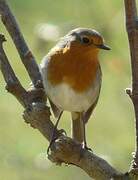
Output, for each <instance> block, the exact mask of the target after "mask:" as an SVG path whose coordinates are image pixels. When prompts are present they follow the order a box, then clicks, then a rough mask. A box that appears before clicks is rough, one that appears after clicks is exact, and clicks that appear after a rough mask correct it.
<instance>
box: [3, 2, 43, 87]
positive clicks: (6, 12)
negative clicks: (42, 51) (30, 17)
mask: <svg viewBox="0 0 138 180" xmlns="http://www.w3.org/2000/svg"><path fill="white" fill-rule="evenodd" d="M0 14H1V20H2V22H3V24H4V25H5V27H6V29H7V31H8V32H9V34H10V36H11V38H12V40H13V42H14V44H15V46H16V48H17V50H18V53H19V55H20V57H21V60H22V62H23V64H24V66H25V68H26V70H27V72H28V74H29V76H30V78H31V80H32V82H33V84H34V86H35V87H38V86H39V87H42V80H41V75H40V72H39V68H38V66H37V64H36V61H35V58H34V56H33V54H32V52H31V51H30V50H29V48H28V46H27V44H26V42H25V40H24V37H23V35H22V33H21V31H20V29H19V27H18V24H17V22H16V19H15V18H14V16H13V14H12V12H11V10H10V8H9V6H8V4H7V3H6V1H5V0H0ZM30 67H31V68H30Z"/></svg>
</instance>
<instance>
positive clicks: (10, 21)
mask: <svg viewBox="0 0 138 180" xmlns="http://www.w3.org/2000/svg"><path fill="white" fill-rule="evenodd" d="M130 1H131V0H130ZM130 1H129V0H125V5H126V6H125V7H126V12H127V13H128V14H127V15H126V16H130V15H131V8H130V6H127V3H130ZM134 2H135V1H134V0H133V1H132V4H133V3H134ZM132 4H131V5H132ZM133 5H134V4H133ZM132 7H133V8H132V9H135V8H134V7H135V6H132ZM127 8H129V9H127ZM135 10H136V9H135ZM135 10H134V12H135ZM0 14H1V20H2V22H3V24H4V25H5V27H6V29H7V31H8V32H9V34H10V35H11V37H12V40H13V42H14V44H15V46H16V48H17V51H18V53H19V55H20V57H21V60H22V62H23V64H24V66H25V67H26V70H27V72H28V74H29V76H30V78H31V80H32V83H33V85H34V86H33V87H32V88H30V89H29V90H25V89H24V88H23V86H22V85H21V83H20V82H19V80H18V78H17V77H16V75H15V73H14V71H13V69H12V67H11V65H10V63H9V61H8V58H7V56H6V54H5V52H4V49H3V42H4V41H5V39H4V36H3V35H0V69H1V71H2V74H3V77H4V79H5V82H6V84H7V86H6V89H7V90H8V91H9V92H10V93H11V94H12V95H14V96H15V97H16V98H17V99H18V101H19V102H20V103H21V104H22V105H23V107H24V108H25V111H24V113H23V118H24V119H25V122H26V123H29V124H30V125H31V126H32V127H33V128H36V129H38V130H39V131H40V132H41V134H42V135H43V136H44V137H45V138H46V139H47V140H48V141H50V139H51V136H52V132H53V128H54V124H53V122H52V121H51V120H50V116H51V114H50V109H49V107H47V106H46V98H45V94H44V90H43V85H42V78H41V74H40V72H39V68H38V65H37V63H36V61H35V58H34V56H33V55H32V53H31V51H30V50H29V48H28V46H27V44H26V42H25V40H24V38H23V35H22V33H21V31H20V29H19V26H18V24H17V22H16V20H15V17H14V16H13V14H12V12H11V10H10V8H9V6H8V5H7V3H6V1H5V0H0ZM130 19H131V21H132V19H133V18H130ZM127 24H129V21H127ZM128 26H129V25H128ZM135 27H136V26H135ZM128 32H129V30H128ZM130 34H131V36H134V35H135V34H137V33H136V31H135V32H134V33H132V31H131V33H130ZM130 42H131V43H132V44H133V43H136V40H135V39H134V38H130ZM137 42H138V40H137ZM130 48H132V46H131V47H130ZM136 48H138V47H137V46H136ZM137 52H138V51H137ZM135 53H136V52H135ZM131 54H132V58H133V57H134V55H133V52H132V53H131ZM133 63H134V62H133V61H132V68H136V67H135V63H134V64H133ZM137 67H138V65H137ZM136 70H137V68H136ZM136 70H134V71H136ZM133 76H134V78H133V86H134V87H133V89H132V90H133V91H132V100H133V102H134V103H136V104H137V102H136V98H137V86H136V84H137V83H136V82H135V80H136V79H137V78H138V75H137V74H135V73H134V74H133ZM135 78H136V79H135ZM137 80H138V79H137ZM137 82H138V81H137ZM135 86H136V87H135ZM136 112H137V108H136ZM56 136H57V140H56V141H55V142H54V143H53V144H52V147H51V153H50V154H49V156H48V158H49V159H50V160H51V161H52V162H55V163H57V164H59V165H61V164H62V163H66V164H72V165H75V166H78V167H80V168H81V169H83V170H84V171H85V172H86V173H87V174H88V175H89V176H90V177H92V178H95V179H96V180H108V179H117V180H119V179H121V180H126V179H133V178H134V176H135V177H138V176H137V174H136V172H132V171H130V172H129V173H126V174H123V173H120V172H118V171H117V170H116V169H115V168H113V167H112V166H111V165H110V164H109V163H108V162H106V161H105V160H104V159H102V158H100V157H98V156H97V155H95V154H94V153H92V152H89V151H88V150H84V149H82V146H80V144H78V143H77V142H75V141H74V140H73V139H71V138H69V137H67V136H65V135H63V133H62V130H58V129H57V130H56Z"/></svg>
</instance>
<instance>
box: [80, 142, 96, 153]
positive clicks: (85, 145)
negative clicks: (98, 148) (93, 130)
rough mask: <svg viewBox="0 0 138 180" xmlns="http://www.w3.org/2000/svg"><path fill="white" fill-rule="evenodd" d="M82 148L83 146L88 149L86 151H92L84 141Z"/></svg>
mask: <svg viewBox="0 0 138 180" xmlns="http://www.w3.org/2000/svg"><path fill="white" fill-rule="evenodd" d="M82 148H83V149H86V150H88V151H90V152H93V151H92V149H91V148H89V147H88V146H87V144H85V143H83V144H82Z"/></svg>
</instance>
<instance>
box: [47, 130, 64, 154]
mask: <svg viewBox="0 0 138 180" xmlns="http://www.w3.org/2000/svg"><path fill="white" fill-rule="evenodd" d="M61 135H64V136H66V135H67V133H66V131H65V130H64V129H60V130H59V136H61ZM59 136H55V134H53V136H52V138H51V140H50V143H49V146H48V148H47V155H50V153H49V151H50V149H51V146H52V144H53V143H54V142H55V141H56V140H57V139H58V137H59Z"/></svg>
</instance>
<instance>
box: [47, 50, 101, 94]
mask: <svg viewBox="0 0 138 180" xmlns="http://www.w3.org/2000/svg"><path fill="white" fill-rule="evenodd" d="M97 67H98V59H97V53H96V52H87V53H85V52H83V49H80V48H79V49H78V50H76V51H72V50H68V49H64V50H62V51H59V52H58V53H56V54H54V55H52V57H51V60H50V62H49V64H48V80H49V81H50V82H51V84H52V85H53V86H54V85H58V84H60V83H67V84H68V85H69V86H70V87H72V88H73V89H74V90H75V91H77V92H83V91H85V90H87V89H88V88H89V87H90V86H92V83H93V81H94V79H95V76H96V72H97Z"/></svg>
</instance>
